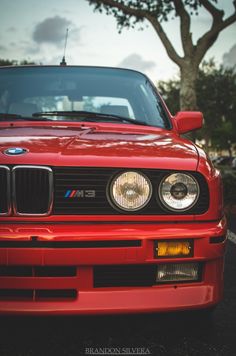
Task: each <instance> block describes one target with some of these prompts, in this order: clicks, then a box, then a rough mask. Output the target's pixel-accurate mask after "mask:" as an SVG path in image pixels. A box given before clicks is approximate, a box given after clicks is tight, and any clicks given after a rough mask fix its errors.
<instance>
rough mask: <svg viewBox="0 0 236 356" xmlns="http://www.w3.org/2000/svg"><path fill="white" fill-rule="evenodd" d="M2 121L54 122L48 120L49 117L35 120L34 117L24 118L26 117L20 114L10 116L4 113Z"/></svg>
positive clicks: (0, 117)
mask: <svg viewBox="0 0 236 356" xmlns="http://www.w3.org/2000/svg"><path fill="white" fill-rule="evenodd" d="M0 119H1V121H5V120H4V119H10V120H23V121H24V120H26V121H52V120H51V119H48V118H47V117H41V118H34V117H32V116H24V115H20V114H10V113H4V112H0ZM2 119H3V120H2Z"/></svg>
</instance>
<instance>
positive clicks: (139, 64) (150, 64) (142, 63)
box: [118, 53, 156, 72]
mask: <svg viewBox="0 0 236 356" xmlns="http://www.w3.org/2000/svg"><path fill="white" fill-rule="evenodd" d="M118 66H119V67H122V68H130V69H136V70H140V71H141V72H145V71H148V70H151V69H154V67H155V66H156V63H155V62H154V61H147V60H145V59H143V58H142V57H141V56H140V55H139V54H137V53H132V54H130V55H129V56H128V57H125V58H124V59H123V60H122V61H121V62H120V63H119V64H118Z"/></svg>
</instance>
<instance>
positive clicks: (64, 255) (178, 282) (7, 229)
mask: <svg viewBox="0 0 236 356" xmlns="http://www.w3.org/2000/svg"><path fill="white" fill-rule="evenodd" d="M201 126H202V114H201V113H199V112H179V113H178V114H177V115H176V116H174V117H173V116H171V114H170V113H169V111H168V109H167V107H166V105H165V103H164V102H163V100H162V99H161V97H160V95H159V94H158V93H157V91H156V89H155V87H154V86H153V84H152V83H151V82H150V81H149V79H148V78H147V77H146V76H145V75H143V74H141V73H139V72H136V71H132V70H125V69H116V68H99V67H82V66H29V67H27V66H25V67H2V68H1V69H0V143H1V146H0V197H1V199H0V215H1V216H0V223H1V224H0V313H1V314H105V313H140V312H162V311H177V310H191V309H210V308H212V307H213V306H215V305H216V304H217V303H218V302H219V301H220V300H221V299H222V293H223V265H224V251H225V243H226V221H225V218H224V214H223V206H222V182H221V177H220V175H219V172H218V171H217V170H216V169H215V168H214V167H213V165H212V164H211V161H210V160H209V159H208V157H207V156H206V154H205V153H204V152H203V150H202V149H201V148H199V147H198V146H196V145H195V144H194V143H192V142H191V141H189V140H187V139H185V138H183V137H181V135H182V134H184V133H186V132H189V131H192V130H194V129H198V128H200V127H201Z"/></svg>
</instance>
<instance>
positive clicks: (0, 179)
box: [0, 166, 10, 215]
mask: <svg viewBox="0 0 236 356" xmlns="http://www.w3.org/2000/svg"><path fill="white" fill-rule="evenodd" d="M9 173H10V170H9V168H8V167H5V166H0V197H1V198H0V215H2V214H4V215H5V214H8V212H9V190H10V179H9V178H10V177H9Z"/></svg>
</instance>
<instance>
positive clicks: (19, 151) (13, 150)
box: [4, 147, 27, 156]
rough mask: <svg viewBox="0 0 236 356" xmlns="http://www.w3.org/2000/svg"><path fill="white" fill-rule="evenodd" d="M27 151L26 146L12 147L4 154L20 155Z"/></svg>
mask: <svg viewBox="0 0 236 356" xmlns="http://www.w3.org/2000/svg"><path fill="white" fill-rule="evenodd" d="M26 152H27V149H26V148H21V147H10V148H7V149H6V150H5V151H4V154H5V155H9V156H18V155H23V154H24V153H26Z"/></svg>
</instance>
